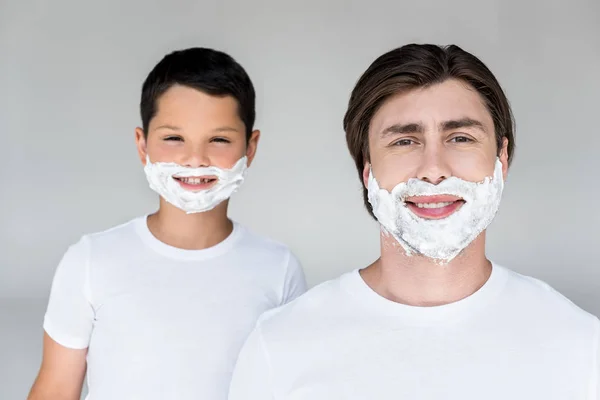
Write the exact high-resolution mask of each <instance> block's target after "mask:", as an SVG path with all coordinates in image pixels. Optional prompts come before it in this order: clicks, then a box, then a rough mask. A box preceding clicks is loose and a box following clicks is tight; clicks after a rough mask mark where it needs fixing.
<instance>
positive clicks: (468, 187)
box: [368, 159, 504, 264]
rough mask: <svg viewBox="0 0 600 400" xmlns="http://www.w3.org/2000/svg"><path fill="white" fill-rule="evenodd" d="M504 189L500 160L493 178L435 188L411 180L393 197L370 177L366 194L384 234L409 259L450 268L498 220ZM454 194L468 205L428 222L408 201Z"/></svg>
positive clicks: (456, 180) (452, 180) (450, 182)
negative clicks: (416, 256) (429, 260)
mask: <svg viewBox="0 0 600 400" xmlns="http://www.w3.org/2000/svg"><path fill="white" fill-rule="evenodd" d="M503 188H504V179H503V175H502V163H501V162H500V160H499V159H497V160H496V163H495V168H494V175H493V177H486V178H485V179H484V180H483V181H482V182H468V181H464V180H462V179H460V178H457V177H450V178H448V179H445V180H444V181H442V182H441V183H439V184H437V185H433V184H431V183H428V182H425V181H423V180H420V179H414V178H413V179H410V180H408V182H402V183H399V184H398V185H396V186H395V187H394V188H393V189H392V191H391V193H390V192H388V191H387V190H385V189H381V188H380V187H379V184H378V183H377V180H376V179H375V177H374V176H373V171H372V170H371V173H370V174H369V182H368V193H369V202H370V203H371V206H372V207H373V213H374V214H375V217H376V218H377V220H378V221H379V223H380V224H381V226H382V228H383V230H384V231H385V232H386V233H388V234H391V235H392V236H393V237H394V238H395V239H396V240H397V241H398V243H400V244H401V245H402V247H403V248H404V250H405V252H406V254H407V255H412V254H415V253H416V254H421V255H423V256H426V257H429V258H432V259H435V260H437V261H439V262H440V263H442V264H443V263H447V262H449V261H451V260H452V259H453V258H454V257H456V256H457V255H458V254H459V253H460V252H461V251H462V250H463V249H465V248H466V247H467V246H468V245H469V244H470V243H471V242H472V241H473V240H475V238H476V237H477V236H479V234H480V233H481V232H483V231H484V230H485V229H486V228H487V227H488V226H489V224H490V223H491V222H492V220H493V219H494V216H495V215H496V213H497V211H498V208H499V206H500V199H501V197H502V191H503ZM433 195H451V196H457V197H460V198H462V199H463V200H465V203H464V204H462V206H461V207H460V208H459V209H458V210H457V211H455V212H454V213H452V214H451V215H450V216H448V217H447V218H443V219H437V220H436V219H424V218H421V217H419V216H417V215H416V214H414V213H413V212H412V211H411V210H410V208H409V207H408V206H407V205H406V203H405V201H404V199H406V198H407V197H411V196H433Z"/></svg>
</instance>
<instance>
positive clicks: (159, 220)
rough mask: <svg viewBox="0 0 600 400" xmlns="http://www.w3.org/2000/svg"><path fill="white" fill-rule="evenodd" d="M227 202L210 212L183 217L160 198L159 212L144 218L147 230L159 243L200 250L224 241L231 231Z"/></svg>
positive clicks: (176, 209) (182, 212)
mask: <svg viewBox="0 0 600 400" xmlns="http://www.w3.org/2000/svg"><path fill="white" fill-rule="evenodd" d="M227 205H228V204H227V201H224V202H223V203H221V204H219V205H218V206H217V207H215V208H213V209H212V210H210V211H205V212H200V213H194V214H186V213H185V212H184V211H182V210H180V209H178V208H176V207H174V206H172V205H171V204H167V203H166V202H164V200H162V199H161V204H160V208H159V210H158V211H157V212H156V213H154V214H152V215H150V216H148V229H149V230H150V232H152V234H153V235H154V236H155V237H156V238H157V239H158V240H160V241H161V242H163V243H166V244H168V245H169V246H173V247H177V248H180V249H184V250H202V249H206V248H209V247H212V246H215V245H217V244H218V243H220V242H222V241H223V240H225V239H226V238H227V237H228V236H229V235H230V234H231V232H232V231H233V223H232V222H231V220H229V218H227Z"/></svg>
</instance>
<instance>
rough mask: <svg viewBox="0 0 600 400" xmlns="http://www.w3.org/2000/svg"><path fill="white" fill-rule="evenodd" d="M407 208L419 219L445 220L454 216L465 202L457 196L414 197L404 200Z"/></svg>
mask: <svg viewBox="0 0 600 400" xmlns="http://www.w3.org/2000/svg"><path fill="white" fill-rule="evenodd" d="M404 202H405V203H406V206H407V207H408V208H409V209H410V210H411V211H412V212H413V213H414V214H415V215H417V216H418V217H421V218H424V219H443V218H447V217H449V216H450V215H452V214H454V212H456V211H457V210H458V209H459V208H460V207H462V205H463V204H464V203H465V201H464V200H463V199H461V198H459V197H456V196H449V195H436V196H412V197H407V198H406V199H404Z"/></svg>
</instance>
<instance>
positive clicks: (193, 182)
mask: <svg viewBox="0 0 600 400" xmlns="http://www.w3.org/2000/svg"><path fill="white" fill-rule="evenodd" d="M177 179H179V180H180V181H181V182H183V183H187V184H188V185H200V184H203V183H209V182H211V181H213V179H211V178H194V177H189V178H177Z"/></svg>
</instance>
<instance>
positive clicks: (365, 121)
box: [344, 44, 515, 218]
mask: <svg viewBox="0 0 600 400" xmlns="http://www.w3.org/2000/svg"><path fill="white" fill-rule="evenodd" d="M447 79H458V80H460V81H462V82H465V83H466V84H468V85H469V86H471V87H472V88H473V89H475V90H476V91H477V93H479V95H480V96H481V98H482V99H483V101H484V104H485V105H486V107H487V109H488V111H489V112H490V114H491V116H492V120H493V121H494V131H495V134H496V143H497V146H498V152H500V150H501V149H502V142H503V139H504V138H507V139H508V161H509V163H510V162H511V161H512V159H513V152H514V149H515V134H514V118H513V115H512V111H511V109H510V105H509V103H508V99H507V98H506V95H505V94H504V92H503V90H502V88H501V87H500V84H499V83H498V81H497V80H496V78H495V77H494V74H492V72H491V71H490V70H489V69H488V68H487V67H486V66H485V64H484V63H483V62H481V60H479V59H478V58H477V57H475V56H474V55H472V54H471V53H468V52H466V51H464V50H463V49H461V48H460V47H458V46H456V45H450V46H437V45H433V44H408V45H405V46H402V47H400V48H397V49H394V50H391V51H389V52H387V53H385V54H383V55H382V56H380V57H378V58H377V59H376V60H375V61H373V63H372V64H371V65H370V66H369V68H368V69H367V70H366V71H365V72H364V73H363V75H362V76H361V77H360V79H359V80H358V82H357V83H356V86H355V87H354V90H353V91H352V94H351V96H350V101H349V104H348V109H347V111H346V115H345V116H344V131H345V132H346V143H347V144H348V149H349V150H350V154H351V155H352V158H353V159H354V163H355V164H356V169H357V171H358V176H359V178H360V180H361V182H362V172H363V168H364V163H365V161H369V159H370V158H369V125H370V123H371V119H372V118H373V116H374V115H375V113H376V112H377V110H378V109H379V107H381V105H382V104H383V103H384V102H385V101H386V100H387V99H389V98H390V97H391V96H393V95H395V94H398V93H406V92H408V91H411V90H414V89H418V88H424V87H429V86H431V85H435V84H438V83H442V82H444V81H445V80H447ZM363 200H364V203H365V206H366V207H367V210H368V211H369V214H371V216H372V217H373V218H375V216H374V215H373V210H372V208H371V204H370V203H369V197H368V191H367V189H365V188H364V186H363Z"/></svg>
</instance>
